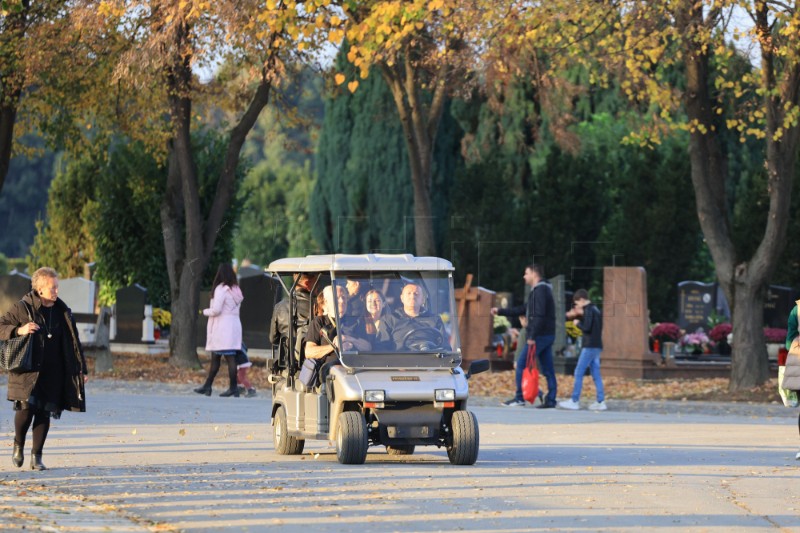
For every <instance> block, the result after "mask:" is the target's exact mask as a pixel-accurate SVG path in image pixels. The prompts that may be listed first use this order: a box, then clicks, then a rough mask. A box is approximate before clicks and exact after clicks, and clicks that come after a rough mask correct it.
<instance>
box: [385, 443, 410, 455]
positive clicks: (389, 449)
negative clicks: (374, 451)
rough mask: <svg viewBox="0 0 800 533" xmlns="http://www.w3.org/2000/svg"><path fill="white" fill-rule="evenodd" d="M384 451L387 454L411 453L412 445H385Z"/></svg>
mask: <svg viewBox="0 0 800 533" xmlns="http://www.w3.org/2000/svg"><path fill="white" fill-rule="evenodd" d="M386 453H388V454H389V455H413V454H414V445H413V444H407V445H404V446H388V445H387V446H386Z"/></svg>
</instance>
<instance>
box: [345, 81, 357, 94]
mask: <svg viewBox="0 0 800 533" xmlns="http://www.w3.org/2000/svg"><path fill="white" fill-rule="evenodd" d="M347 88H348V90H349V91H350V92H351V93H354V92H356V89H358V80H353V81H351V82H350V83H348V84H347Z"/></svg>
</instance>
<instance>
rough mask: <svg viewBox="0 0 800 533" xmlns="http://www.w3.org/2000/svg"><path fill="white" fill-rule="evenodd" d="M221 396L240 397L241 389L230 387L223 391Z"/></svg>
mask: <svg viewBox="0 0 800 533" xmlns="http://www.w3.org/2000/svg"><path fill="white" fill-rule="evenodd" d="M220 396H222V397H223V398H227V397H228V396H233V397H234V398H238V397H239V389H228V390H226V391H225V392H223V393H221V394H220Z"/></svg>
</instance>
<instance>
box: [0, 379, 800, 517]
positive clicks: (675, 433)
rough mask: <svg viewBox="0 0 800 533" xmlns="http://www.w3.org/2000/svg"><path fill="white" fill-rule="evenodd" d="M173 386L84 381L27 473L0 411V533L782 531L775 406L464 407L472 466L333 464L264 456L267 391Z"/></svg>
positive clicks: (785, 478) (781, 440)
mask: <svg viewBox="0 0 800 533" xmlns="http://www.w3.org/2000/svg"><path fill="white" fill-rule="evenodd" d="M189 391H190V387H189V386H186V387H176V386H169V385H152V384H117V383H114V382H108V381H95V382H92V383H90V387H89V391H88V394H89V407H90V412H88V413H85V414H72V413H65V414H64V416H63V417H62V419H61V420H60V421H55V422H54V423H53V426H52V429H51V433H50V437H49V439H48V444H47V447H46V448H45V457H44V460H45V464H47V465H48V466H49V467H50V469H49V470H47V471H45V472H31V471H29V470H25V469H23V470H18V469H16V468H14V467H13V466H12V465H11V461H10V458H9V457H8V456H10V455H11V438H12V433H13V428H12V425H11V423H12V414H13V413H12V412H11V410H10V408H6V409H3V410H2V411H0V435H2V439H3V440H2V445H0V450H2V454H3V455H5V456H6V457H5V458H3V459H2V460H0V529H3V528H5V529H21V528H22V527H27V529H28V530H30V529H34V530H37V528H38V529H39V530H45V531H68V530H81V531H107V530H114V531H148V530H150V531H155V530H158V531H170V530H184V531H217V530H221V529H225V530H230V531H261V530H263V529H265V526H271V527H274V528H276V530H277V531H307V530H309V528H311V529H310V530H312V531H314V532H315V533H317V532H340V531H455V530H459V531H493V532H496V531H502V532H512V531H539V530H569V531H626V530H627V531H639V530H640V529H642V528H643V527H644V528H658V529H659V530H660V531H687V530H690V531H725V532H728V531H736V530H745V529H746V530H747V531H748V532H751V531H800V490H798V488H797V480H798V468H800V462H798V461H795V459H794V456H795V453H796V452H797V450H798V443H799V442H800V441H799V440H798V435H797V418H796V416H797V412H796V411H793V410H789V409H783V408H779V407H777V406H730V405H726V404H702V403H687V402H680V403H669V402H650V403H637V402H617V403H614V402H611V403H610V405H611V407H612V410H610V411H608V412H605V413H591V412H588V411H580V412H567V411H560V410H551V409H548V410H540V409H532V408H504V407H500V406H495V405H494V402H490V401H488V400H480V401H476V402H474V403H475V404H476V405H475V406H474V407H473V410H474V412H475V413H476V415H477V417H478V419H479V421H480V429H481V453H480V457H479V460H478V463H477V464H476V465H475V466H472V467H454V466H452V465H450V464H449V462H448V460H447V455H446V453H445V452H444V451H443V450H437V449H435V448H434V449H426V448H423V449H421V451H420V452H418V453H417V454H415V455H414V456H412V457H410V458H396V457H390V456H388V455H386V453H385V452H384V451H383V450H378V449H373V452H372V453H370V454H369V456H368V458H367V463H366V464H365V465H360V466H344V465H340V464H338V463H337V461H336V456H335V453H334V450H333V448H332V447H331V446H329V445H328V443H326V442H314V443H309V444H308V445H307V446H306V451H305V452H304V454H303V455H302V456H296V457H283V456H278V455H276V454H275V453H274V452H273V451H272V436H271V428H270V426H269V422H268V416H267V413H268V409H269V405H270V402H269V398H267V397H263V396H260V397H256V398H252V399H244V398H242V399H233V398H219V397H216V396H214V397H210V398H206V397H201V396H198V395H196V394H193V393H191V392H189ZM1 392H2V393H4V391H1ZM28 450H29V447H28V449H26V454H27V453H28ZM26 465H27V456H26Z"/></svg>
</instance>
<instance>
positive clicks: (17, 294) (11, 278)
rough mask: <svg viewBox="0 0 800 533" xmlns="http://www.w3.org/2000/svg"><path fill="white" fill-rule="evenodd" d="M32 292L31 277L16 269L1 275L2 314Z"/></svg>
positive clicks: (0, 300)
mask: <svg viewBox="0 0 800 533" xmlns="http://www.w3.org/2000/svg"><path fill="white" fill-rule="evenodd" d="M29 292H31V278H30V276H26V275H25V274H20V273H18V272H16V271H14V272H11V274H7V275H5V276H0V315H4V314H6V311H8V310H9V309H11V306H13V305H14V304H15V303H17V302H18V301H19V300H20V298H22V297H23V296H25V295H26V294H28V293H29Z"/></svg>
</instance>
